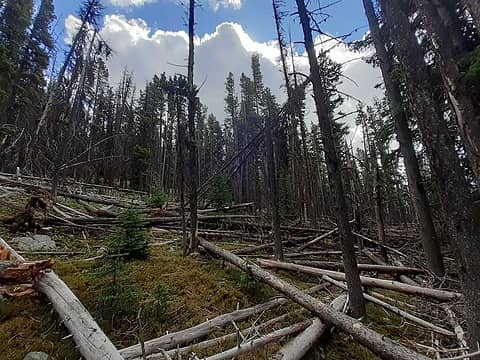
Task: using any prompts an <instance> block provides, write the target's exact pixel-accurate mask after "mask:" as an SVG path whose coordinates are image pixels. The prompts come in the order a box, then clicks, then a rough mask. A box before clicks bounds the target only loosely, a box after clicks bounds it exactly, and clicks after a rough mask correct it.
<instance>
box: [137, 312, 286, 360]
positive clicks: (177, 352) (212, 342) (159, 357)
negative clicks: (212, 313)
mask: <svg viewBox="0 0 480 360" xmlns="http://www.w3.org/2000/svg"><path fill="white" fill-rule="evenodd" d="M289 316H291V313H287V314H283V315H280V316H277V317H276V318H273V319H270V320H268V321H265V322H264V323H261V324H259V325H253V326H250V327H248V328H246V329H243V330H241V333H242V335H241V336H244V337H248V336H249V334H251V332H259V331H263V330H264V329H267V328H269V327H270V326H272V325H275V324H277V323H279V322H282V321H284V320H286V319H287V318H288V317H289ZM238 336H239V333H238V332H237V331H235V332H233V333H230V334H227V335H223V336H220V337H217V338H214V339H209V340H205V341H202V342H200V343H198V344H194V345H188V346H184V347H182V348H178V349H172V350H169V351H167V355H169V356H173V357H175V358H179V359H180V358H181V357H182V356H183V355H185V354H187V353H189V352H190V351H192V350H196V351H198V350H205V349H208V348H210V347H214V346H218V345H221V344H224V343H225V342H227V341H231V340H235V339H237V338H238ZM147 359H148V360H167V359H166V358H165V355H164V353H156V354H151V355H149V356H148V357H147ZM133 360H143V359H142V358H140V357H138V358H135V359H133Z"/></svg>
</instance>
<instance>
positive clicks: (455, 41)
mask: <svg viewBox="0 0 480 360" xmlns="http://www.w3.org/2000/svg"><path fill="white" fill-rule="evenodd" d="M477 2H478V0H477ZM415 3H416V4H417V7H418V9H419V10H420V12H421V14H422V15H423V19H424V20H425V21H424V22H425V25H426V28H427V30H428V32H429V33H430V35H431V36H432V37H433V39H434V42H435V46H436V48H437V51H438V53H439V55H440V57H439V58H440V62H439V63H440V71H441V74H442V78H443V82H444V85H445V88H446V89H447V91H448V96H449V97H450V101H451V104H452V106H453V110H454V111H455V114H456V115H457V121H458V129H459V132H460V136H461V137H462V140H463V142H464V143H465V149H466V150H467V154H468V156H469V159H470V164H471V166H472V170H473V172H474V173H475V176H476V178H477V183H479V184H480V107H479V106H478V104H475V103H474V101H473V99H472V97H471V90H470V89H469V88H468V86H467V84H466V83H465V80H464V76H463V75H462V74H461V72H460V69H459V67H458V64H457V59H458V57H459V55H460V56H461V55H462V50H463V53H465V52H466V49H462V37H463V36H462V34H461V29H459V28H457V27H456V26H455V25H456V21H455V18H454V16H455V15H454V14H452V12H451V11H449V10H448V9H447V8H446V7H445V6H444V5H443V4H442V1H440V0H428V1H427V0H415Z"/></svg>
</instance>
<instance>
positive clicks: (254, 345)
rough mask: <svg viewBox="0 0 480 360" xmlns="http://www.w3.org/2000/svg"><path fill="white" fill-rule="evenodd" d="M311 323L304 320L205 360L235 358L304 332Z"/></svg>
mask: <svg viewBox="0 0 480 360" xmlns="http://www.w3.org/2000/svg"><path fill="white" fill-rule="evenodd" d="M311 323H312V320H306V321H302V322H300V323H297V324H294V325H291V326H288V327H286V328H283V329H280V330H276V331H274V332H272V333H270V334H267V335H264V336H262V337H260V338H258V339H255V340H251V341H249V342H246V343H244V344H240V345H238V346H235V347H233V348H231V349H229V350H227V351H224V352H221V353H219V354H216V355H213V356H208V357H206V358H205V360H226V359H232V358H235V357H237V356H239V355H241V354H245V353H249V352H252V351H255V350H257V349H260V348H263V347H264V346H265V345H267V344H269V343H271V342H274V341H277V340H280V339H282V338H284V337H287V336H290V335H293V334H296V333H299V332H300V331H302V330H305V329H306V328H307V327H308V326H309V325H310V324H311Z"/></svg>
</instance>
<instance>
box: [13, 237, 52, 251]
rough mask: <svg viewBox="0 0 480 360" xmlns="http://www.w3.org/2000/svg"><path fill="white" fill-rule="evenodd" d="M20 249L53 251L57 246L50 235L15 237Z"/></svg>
mask: <svg viewBox="0 0 480 360" xmlns="http://www.w3.org/2000/svg"><path fill="white" fill-rule="evenodd" d="M13 241H14V242H16V243H17V249H18V250H20V251H51V250H55V249H56V248H57V246H56V244H55V241H53V240H52V239H51V237H50V236H48V235H33V236H22V237H17V238H14V239H13Z"/></svg>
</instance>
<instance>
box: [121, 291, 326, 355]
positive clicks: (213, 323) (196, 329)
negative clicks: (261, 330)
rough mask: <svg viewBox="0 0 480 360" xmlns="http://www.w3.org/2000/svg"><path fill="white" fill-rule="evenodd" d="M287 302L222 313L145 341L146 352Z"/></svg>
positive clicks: (135, 349)
mask: <svg viewBox="0 0 480 360" xmlns="http://www.w3.org/2000/svg"><path fill="white" fill-rule="evenodd" d="M323 288H325V284H321V285H318V286H315V287H313V288H312V289H310V291H312V292H313V291H318V290H320V289H323ZM286 302H288V299H287V298H285V297H277V298H273V299H271V300H270V301H268V302H266V303H263V304H259V305H255V306H252V307H249V308H245V309H240V310H236V311H233V312H231V313H228V314H222V315H219V316H217V317H215V318H213V319H211V320H207V321H205V322H203V323H201V324H198V325H195V326H193V327H191V328H189V329H184V330H180V331H177V332H174V333H170V334H166V335H163V336H161V337H159V338H156V339H152V340H149V341H146V342H145V343H144V350H145V354H146V355H150V354H153V353H156V352H158V349H164V350H170V349H173V348H175V347H177V346H179V345H183V344H187V343H189V342H191V341H193V340H195V339H199V338H201V337H204V336H207V335H208V334H210V333H211V332H212V331H213V330H215V329H217V328H221V327H224V326H225V325H227V324H230V323H231V322H232V321H241V320H245V319H247V318H249V317H250V316H252V315H254V314H258V313H259V312H263V311H267V310H270V309H273V308H275V307H277V306H280V305H282V304H285V303H286ZM120 354H121V355H122V356H123V358H124V359H126V360H127V359H134V358H136V357H140V356H142V348H141V346H140V345H139V344H137V345H133V346H130V347H127V348H124V349H122V350H120Z"/></svg>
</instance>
